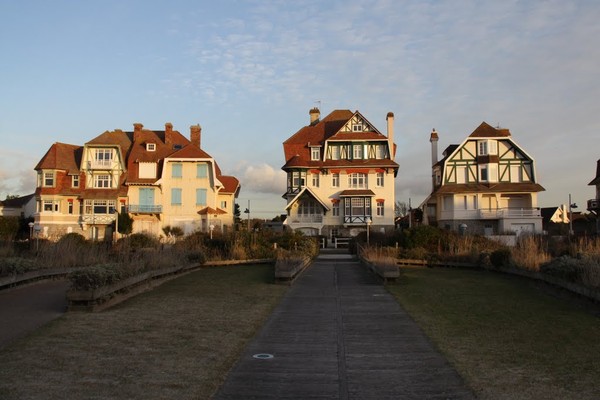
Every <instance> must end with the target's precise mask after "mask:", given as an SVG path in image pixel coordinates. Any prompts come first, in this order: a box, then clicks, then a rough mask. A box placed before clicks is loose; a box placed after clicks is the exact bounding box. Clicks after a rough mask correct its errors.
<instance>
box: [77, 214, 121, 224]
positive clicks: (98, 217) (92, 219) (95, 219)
mask: <svg viewBox="0 0 600 400" xmlns="http://www.w3.org/2000/svg"><path fill="white" fill-rule="evenodd" d="M114 220H115V215H114V214H83V215H82V216H81V222H83V223H86V224H92V225H94V224H101V225H108V224H112V222H113V221H114Z"/></svg>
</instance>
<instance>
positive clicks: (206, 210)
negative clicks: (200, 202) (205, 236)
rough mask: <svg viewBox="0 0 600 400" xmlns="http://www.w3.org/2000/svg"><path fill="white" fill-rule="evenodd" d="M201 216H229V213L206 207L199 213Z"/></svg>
mask: <svg viewBox="0 0 600 400" xmlns="http://www.w3.org/2000/svg"><path fill="white" fill-rule="evenodd" d="M198 214H200V215H211V214H212V215H219V214H227V211H223V210H221V209H220V208H216V209H215V208H212V207H204V208H203V209H202V210H200V211H198Z"/></svg>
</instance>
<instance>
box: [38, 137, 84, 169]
mask: <svg viewBox="0 0 600 400" xmlns="http://www.w3.org/2000/svg"><path fill="white" fill-rule="evenodd" d="M82 154H83V148H82V147H81V146H77V145H74V144H66V143H59V142H56V143H54V144H53V145H52V146H50V149H49V150H48V151H47V152H46V154H44V156H43V157H42V159H41V160H40V162H39V163H38V164H37V165H36V166H35V168H34V169H35V170H36V171H39V170H42V169H60V170H65V171H67V173H69V174H77V173H79V166H80V165H81V155H82Z"/></svg>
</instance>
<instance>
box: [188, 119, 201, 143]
mask: <svg viewBox="0 0 600 400" xmlns="http://www.w3.org/2000/svg"><path fill="white" fill-rule="evenodd" d="M201 132H202V128H201V127H200V125H199V124H196V125H192V126H190V141H191V142H192V144H193V145H194V146H196V147H198V148H200V134H201Z"/></svg>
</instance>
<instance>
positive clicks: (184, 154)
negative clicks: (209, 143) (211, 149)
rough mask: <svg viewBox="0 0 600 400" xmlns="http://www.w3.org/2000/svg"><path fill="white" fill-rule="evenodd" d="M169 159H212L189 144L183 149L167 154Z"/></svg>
mask: <svg viewBox="0 0 600 400" xmlns="http://www.w3.org/2000/svg"><path fill="white" fill-rule="evenodd" d="M169 158H212V157H211V156H210V155H209V154H208V153H207V152H205V151H204V150H202V149H200V148H198V147H196V146H194V145H192V144H189V145H187V146H185V147H184V148H182V149H180V150H177V151H175V152H173V153H172V154H169Z"/></svg>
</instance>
